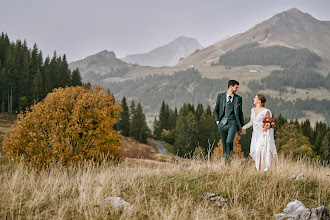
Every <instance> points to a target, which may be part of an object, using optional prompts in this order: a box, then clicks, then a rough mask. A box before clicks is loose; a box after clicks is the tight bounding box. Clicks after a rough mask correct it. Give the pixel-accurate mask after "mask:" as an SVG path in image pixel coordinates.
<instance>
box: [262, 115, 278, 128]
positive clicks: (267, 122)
mask: <svg viewBox="0 0 330 220" xmlns="http://www.w3.org/2000/svg"><path fill="white" fill-rule="evenodd" d="M262 122H263V123H264V126H263V127H262V128H263V130H264V131H267V129H270V128H274V126H275V121H274V119H273V118H272V117H270V116H268V117H265V118H264V119H263V120H262Z"/></svg>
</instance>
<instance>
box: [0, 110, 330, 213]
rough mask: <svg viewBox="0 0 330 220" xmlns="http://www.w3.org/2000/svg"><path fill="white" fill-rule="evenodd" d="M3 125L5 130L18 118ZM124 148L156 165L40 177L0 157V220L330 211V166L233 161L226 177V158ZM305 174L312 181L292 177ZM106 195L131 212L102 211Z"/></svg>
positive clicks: (107, 166) (141, 162) (128, 143)
mask: <svg viewBox="0 0 330 220" xmlns="http://www.w3.org/2000/svg"><path fill="white" fill-rule="evenodd" d="M1 120H2V121H1V124H0V125H1V126H0V127H1V129H2V130H1V131H3V130H6V128H7V129H9V127H10V125H11V123H12V121H13V120H14V119H13V118H8V117H7V116H6V117H4V116H2V118H1ZM1 136H2V134H1ZM1 136H0V137H1ZM123 143H124V145H123V147H122V149H121V152H122V153H126V156H128V157H133V158H148V159H153V160H145V159H132V158H126V159H125V160H124V161H123V162H121V163H120V164H112V163H103V164H101V165H97V166H96V165H95V166H92V165H87V164H85V165H83V166H80V167H72V168H65V167H60V166H54V167H52V168H49V169H48V170H44V171H38V170H35V169H32V168H29V167H28V166H26V165H24V164H12V163H10V162H9V161H8V159H7V157H6V156H5V155H4V154H3V153H2V152H1V151H0V154H1V161H0V185H1V187H0V219H273V218H274V215H275V214H276V213H279V212H281V211H282V210H283V209H284V207H285V206H286V205H287V203H288V202H290V201H292V200H294V199H298V200H300V201H301V202H303V203H304V204H305V205H306V207H308V208H316V207H318V206H326V207H328V208H330V167H324V166H322V165H320V164H317V163H314V162H311V161H309V160H299V161H294V160H292V159H290V158H283V157H280V161H279V165H277V166H275V167H273V168H272V169H271V170H270V171H268V172H262V173H258V172H256V171H255V168H254V163H253V162H252V161H250V160H247V161H245V162H243V163H242V161H241V159H239V158H234V159H233V162H232V168H231V170H230V171H226V170H225V169H224V162H223V161H222V160H220V161H213V162H206V161H198V160H190V159H180V158H177V157H175V158H170V157H167V158H165V156H160V155H159V154H157V152H156V151H155V149H154V148H153V147H151V146H149V145H143V144H140V143H137V142H134V141H132V140H131V139H129V138H126V139H124V140H123ZM142 154H145V155H144V156H142ZM300 172H302V173H304V174H305V176H306V177H307V180H303V181H295V180H293V179H291V178H290V177H291V176H292V175H297V174H298V173H300ZM205 192H211V193H216V194H219V195H221V196H222V197H224V198H225V199H226V202H227V203H228V209H221V208H219V207H218V206H217V205H215V204H213V203H212V202H210V201H207V200H205V199H203V198H202V195H203V194H204V193H205ZM107 196H119V197H121V198H123V199H124V200H125V201H127V202H129V203H130V204H131V206H130V207H129V208H127V209H124V210H118V209H116V208H114V207H112V206H111V205H104V204H102V200H103V199H104V198H106V197H107ZM249 209H255V210H257V212H258V213H257V214H256V215H254V214H251V213H250V212H249Z"/></svg>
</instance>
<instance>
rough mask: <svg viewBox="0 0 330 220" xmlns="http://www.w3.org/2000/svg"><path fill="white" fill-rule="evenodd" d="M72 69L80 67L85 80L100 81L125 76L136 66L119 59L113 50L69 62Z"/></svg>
mask: <svg viewBox="0 0 330 220" xmlns="http://www.w3.org/2000/svg"><path fill="white" fill-rule="evenodd" d="M69 67H70V69H71V70H73V69H75V68H79V70H80V73H81V75H82V78H83V81H85V82H86V81H90V82H98V81H100V80H102V79H104V78H108V77H123V76H124V75H125V74H126V73H127V72H129V71H130V70H131V69H133V68H134V65H131V64H127V63H125V62H123V61H121V60H120V59H117V57H116V55H115V53H114V52H113V51H107V50H104V51H101V52H99V53H97V54H94V55H91V56H88V57H86V58H85V59H82V60H79V61H76V62H72V63H70V64H69Z"/></svg>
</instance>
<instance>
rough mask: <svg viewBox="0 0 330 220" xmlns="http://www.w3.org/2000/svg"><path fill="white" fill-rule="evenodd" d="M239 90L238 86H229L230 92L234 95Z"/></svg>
mask: <svg viewBox="0 0 330 220" xmlns="http://www.w3.org/2000/svg"><path fill="white" fill-rule="evenodd" d="M238 89H239V85H237V84H235V85H234V86H231V90H232V92H233V93H234V94H236V92H238Z"/></svg>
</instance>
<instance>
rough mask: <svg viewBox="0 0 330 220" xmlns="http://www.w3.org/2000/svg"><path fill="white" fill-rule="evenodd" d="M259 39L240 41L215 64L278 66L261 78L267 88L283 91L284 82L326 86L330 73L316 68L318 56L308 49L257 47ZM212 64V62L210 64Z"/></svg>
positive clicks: (298, 86)
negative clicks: (241, 42) (323, 72)
mask: <svg viewBox="0 0 330 220" xmlns="http://www.w3.org/2000/svg"><path fill="white" fill-rule="evenodd" d="M258 46H259V43H257V42H253V43H248V44H244V45H242V46H241V47H239V48H237V49H236V50H234V51H232V50H231V51H228V52H227V53H225V54H223V55H222V56H220V58H219V62H218V63H217V65H225V66H227V67H231V66H246V65H261V66H269V65H276V66H281V67H282V68H283V70H273V71H272V72H271V74H270V75H269V76H267V77H265V78H263V79H262V80H261V82H262V83H263V84H264V85H265V86H266V87H267V88H269V89H273V90H278V91H283V90H285V87H286V86H291V87H294V88H302V89H305V88H319V87H325V88H328V89H329V90H330V78H329V77H330V76H328V77H324V76H322V75H321V74H320V73H318V72H316V71H315V70H314V69H317V63H318V62H321V57H320V56H318V55H317V54H315V53H312V52H310V51H309V50H308V49H306V48H304V49H292V48H287V47H283V46H271V47H258ZM213 65H214V64H213Z"/></svg>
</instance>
